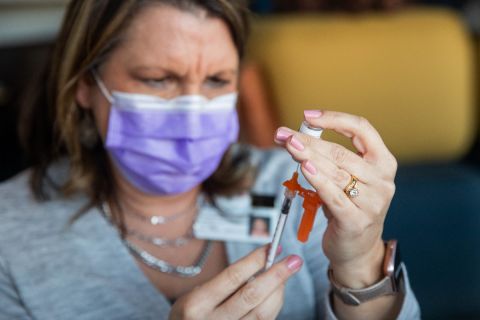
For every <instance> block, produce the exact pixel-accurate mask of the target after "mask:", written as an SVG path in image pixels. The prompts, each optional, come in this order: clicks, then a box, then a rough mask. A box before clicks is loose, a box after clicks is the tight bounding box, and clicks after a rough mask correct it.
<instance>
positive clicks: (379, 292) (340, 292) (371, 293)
mask: <svg viewBox="0 0 480 320" xmlns="http://www.w3.org/2000/svg"><path fill="white" fill-rule="evenodd" d="M328 278H329V279H330V282H331V284H332V290H333V293H335V294H336V295H337V296H338V297H339V298H340V299H341V300H342V301H343V302H344V303H345V304H348V305H354V306H358V305H360V304H361V303H362V302H365V301H368V300H371V299H374V298H377V297H379V296H383V295H391V294H395V293H396V292H395V290H394V286H393V284H392V278H391V277H388V276H387V277H385V278H383V279H382V280H380V281H379V282H377V283H375V284H373V285H372V286H370V287H367V288H363V289H351V288H345V287H343V286H341V285H340V284H339V283H337V282H336V281H335V279H334V277H333V271H332V269H329V270H328Z"/></svg>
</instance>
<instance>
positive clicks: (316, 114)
mask: <svg viewBox="0 0 480 320" xmlns="http://www.w3.org/2000/svg"><path fill="white" fill-rule="evenodd" d="M303 115H304V116H305V119H308V118H310V119H313V118H320V117H321V116H322V111H320V110H304V111H303Z"/></svg>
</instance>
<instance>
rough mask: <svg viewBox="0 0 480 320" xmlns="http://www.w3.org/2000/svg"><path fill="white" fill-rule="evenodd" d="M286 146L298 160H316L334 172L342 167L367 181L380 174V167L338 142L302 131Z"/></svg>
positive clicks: (293, 136)
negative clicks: (313, 136)
mask: <svg viewBox="0 0 480 320" xmlns="http://www.w3.org/2000/svg"><path fill="white" fill-rule="evenodd" d="M285 147H286V149H287V150H288V152H289V153H290V154H291V155H292V157H293V158H294V159H295V160H296V161H299V162H302V161H304V160H307V159H308V160H316V162H318V163H319V165H320V166H319V167H321V165H325V166H326V167H327V170H332V172H333V173H337V171H338V169H339V168H341V169H343V170H344V171H346V172H349V173H350V174H353V175H354V176H356V177H358V178H359V179H361V180H362V181H363V182H365V183H368V180H370V179H372V178H373V177H376V176H377V175H378V173H377V172H376V171H378V169H376V168H374V167H373V166H372V165H371V164H369V163H367V162H366V161H364V160H363V159H362V158H361V157H360V156H358V155H356V154H355V153H353V152H351V151H350V150H348V149H347V148H345V147H343V146H341V145H338V144H336V143H332V142H328V141H323V140H320V139H315V138H312V137H310V136H308V135H305V134H302V133H295V134H293V135H291V136H290V137H289V138H288V139H287V141H286V145H285ZM350 174H349V175H350Z"/></svg>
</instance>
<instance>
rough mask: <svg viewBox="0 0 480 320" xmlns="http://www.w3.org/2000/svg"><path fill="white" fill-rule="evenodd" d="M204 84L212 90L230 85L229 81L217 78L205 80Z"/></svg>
mask: <svg viewBox="0 0 480 320" xmlns="http://www.w3.org/2000/svg"><path fill="white" fill-rule="evenodd" d="M206 84H207V85H208V86H210V87H212V88H222V87H225V86H227V85H229V84H230V80H226V79H222V78H219V77H210V78H207V80H206Z"/></svg>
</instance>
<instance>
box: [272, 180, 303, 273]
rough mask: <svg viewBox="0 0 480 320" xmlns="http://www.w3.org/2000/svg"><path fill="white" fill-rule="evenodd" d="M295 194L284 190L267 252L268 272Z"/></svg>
mask: <svg viewBox="0 0 480 320" xmlns="http://www.w3.org/2000/svg"><path fill="white" fill-rule="evenodd" d="M296 195H297V193H296V192H295V191H291V190H290V189H288V188H286V189H285V198H284V199H283V203H282V208H281V210H280V218H279V220H278V223H277V227H276V228H275V233H274V234H273V240H272V244H271V246H270V250H269V251H268V256H267V263H266V265H265V269H266V270H268V269H270V267H271V266H272V265H273V262H274V261H275V255H276V254H277V250H278V246H279V245H280V239H281V238H282V234H283V229H284V228H285V223H286V222H287V217H288V213H289V212H290V207H291V206H292V201H293V199H295V196H296Z"/></svg>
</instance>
